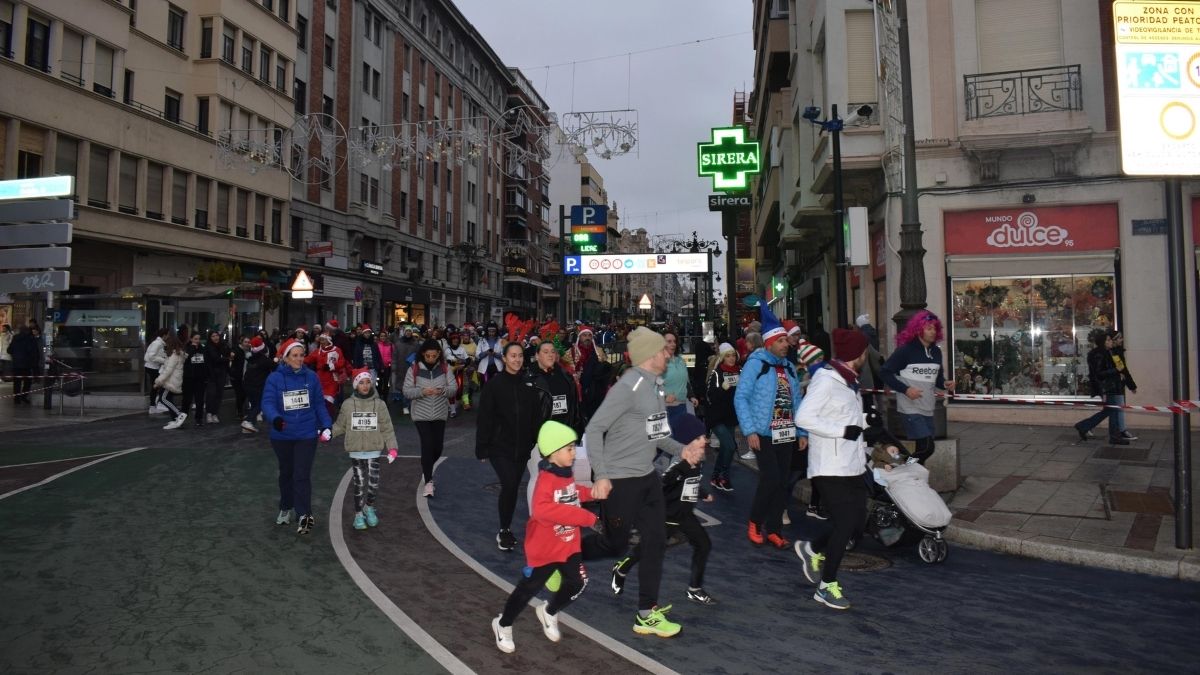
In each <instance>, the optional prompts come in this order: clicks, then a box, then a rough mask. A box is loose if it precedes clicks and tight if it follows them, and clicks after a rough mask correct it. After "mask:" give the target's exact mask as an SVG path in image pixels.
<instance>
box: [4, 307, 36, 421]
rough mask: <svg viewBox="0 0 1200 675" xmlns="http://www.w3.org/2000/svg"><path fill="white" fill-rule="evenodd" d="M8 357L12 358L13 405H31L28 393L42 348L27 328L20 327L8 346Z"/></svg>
mask: <svg viewBox="0 0 1200 675" xmlns="http://www.w3.org/2000/svg"><path fill="white" fill-rule="evenodd" d="M8 355H9V356H11V357H12V369H13V377H14V378H15V379H14V380H13V394H15V396H13V405H18V404H21V403H24V404H26V405H32V404H33V402H32V401H30V400H29V392H30V390H31V389H33V374H34V371H35V370H37V368H38V366H39V365H40V362H41V358H42V346H41V345H40V344H38V341H37V338H35V337H33V331H31V330H30V329H29V326H22V327H21V330H20V331H19V332H18V333H17V335H16V336H15V337H14V338H13V340H12V343H11V344H9V345H8Z"/></svg>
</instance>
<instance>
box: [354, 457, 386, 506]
mask: <svg viewBox="0 0 1200 675" xmlns="http://www.w3.org/2000/svg"><path fill="white" fill-rule="evenodd" d="M350 468H351V474H350V478H351V482H352V483H353V484H354V510H355V511H356V512H360V511H362V510H363V505H364V502H365V505H366V506H374V505H375V495H376V494H378V492H379V458H378V457H372V458H371V459H353V458H351V460H350ZM364 483H365V484H366V495H365V498H364V495H363V484H364Z"/></svg>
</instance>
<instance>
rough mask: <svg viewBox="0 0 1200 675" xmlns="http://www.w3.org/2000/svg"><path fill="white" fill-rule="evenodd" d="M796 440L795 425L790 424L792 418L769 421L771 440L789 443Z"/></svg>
mask: <svg viewBox="0 0 1200 675" xmlns="http://www.w3.org/2000/svg"><path fill="white" fill-rule="evenodd" d="M794 440H796V426H795V425H794V424H792V420H790V419H786V420H775V421H774V422H771V442H772V443H775V444H778V443H790V442H792V441H794Z"/></svg>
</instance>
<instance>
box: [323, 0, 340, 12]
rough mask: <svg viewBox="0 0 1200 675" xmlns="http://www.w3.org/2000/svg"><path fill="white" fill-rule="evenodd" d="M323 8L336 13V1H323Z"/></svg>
mask: <svg viewBox="0 0 1200 675" xmlns="http://www.w3.org/2000/svg"><path fill="white" fill-rule="evenodd" d="M325 6H326V7H328V8H329V9H332V10H333V11H335V12H336V11H337V6H338V3H337V0H325Z"/></svg>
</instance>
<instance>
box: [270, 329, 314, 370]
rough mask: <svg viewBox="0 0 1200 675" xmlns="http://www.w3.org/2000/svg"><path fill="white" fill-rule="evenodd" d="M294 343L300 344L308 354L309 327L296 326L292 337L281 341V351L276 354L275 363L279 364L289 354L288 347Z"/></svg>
mask: <svg viewBox="0 0 1200 675" xmlns="http://www.w3.org/2000/svg"><path fill="white" fill-rule="evenodd" d="M292 343H300V344H301V345H302V346H303V347H304V351H305V353H307V352H308V326H305V325H300V326H296V330H294V331H292V334H291V335H289V336H288V337H286V338H284V339H283V340H281V341H280V343H279V349H278V350H277V351H276V352H275V361H277V362H278V361H279V360H280V359H282V358H283V355H284V354H286V353H287V348H288V346H289V345H291V344H292Z"/></svg>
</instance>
